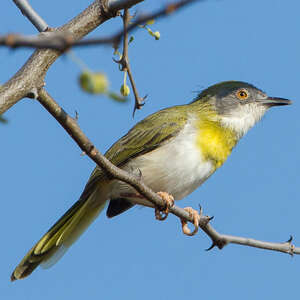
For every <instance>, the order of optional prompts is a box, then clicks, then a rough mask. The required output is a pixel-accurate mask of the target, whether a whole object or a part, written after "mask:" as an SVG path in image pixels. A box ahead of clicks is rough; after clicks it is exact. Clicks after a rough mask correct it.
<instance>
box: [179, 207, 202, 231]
mask: <svg viewBox="0 0 300 300" xmlns="http://www.w3.org/2000/svg"><path fill="white" fill-rule="evenodd" d="M184 210H185V211H187V212H188V213H189V215H190V216H191V217H192V218H193V223H194V227H195V228H194V230H193V231H192V232H191V230H190V229H189V227H188V223H187V221H186V220H184V219H180V220H181V225H182V231H183V233H184V234H185V235H188V236H193V235H195V234H196V233H197V232H198V228H199V220H200V214H201V211H200V214H199V213H198V212H197V211H196V210H195V209H193V208H191V207H185V208H184Z"/></svg>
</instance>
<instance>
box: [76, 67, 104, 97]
mask: <svg viewBox="0 0 300 300" xmlns="http://www.w3.org/2000/svg"><path fill="white" fill-rule="evenodd" d="M79 83H80V87H81V88H82V90H84V91H85V92H87V93H90V94H105V93H107V90H108V85H109V82H108V79H107V77H106V75H105V74H104V73H100V72H95V73H93V72H90V71H84V72H82V73H81V74H80V76H79Z"/></svg>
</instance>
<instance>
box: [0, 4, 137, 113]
mask: <svg viewBox="0 0 300 300" xmlns="http://www.w3.org/2000/svg"><path fill="white" fill-rule="evenodd" d="M142 1H143V0H135V3H138V2H142ZM105 2H107V1H105ZM108 3H110V2H108ZM122 3H123V5H124V6H126V7H127V6H128V5H129V4H128V3H132V0H127V1H122ZM106 4H107V3H106ZM106 11H107V8H104V7H103V5H102V1H99V0H95V1H94V2H93V3H92V4H91V5H90V6H89V7H88V8H87V9H85V10H84V11H83V12H82V13H81V14H79V15H78V16H76V17H75V18H74V19H72V20H71V21H69V22H68V23H67V24H65V25H63V26H61V27H59V28H57V29H52V31H54V32H59V33H61V32H68V33H69V34H70V35H72V39H73V40H79V39H81V38H82V37H83V36H85V35H87V34H88V33H89V32H91V31H92V30H94V29H95V28H96V27H97V26H99V25H100V24H102V23H104V22H105V21H107V20H108V19H109V18H111V17H112V16H114V15H116V13H117V11H115V10H113V11H111V10H110V11H109V12H110V13H109V14H108V13H107V12H106ZM47 35H48V36H50V35H51V32H45V33H41V36H47ZM61 54H62V52H59V51H56V50H51V49H40V50H36V51H35V52H34V53H33V54H32V56H31V57H30V58H29V59H28V61H27V62H26V63H25V64H24V66H23V67H22V68H21V69H20V70H19V71H18V72H17V73H16V74H15V75H14V76H13V77H12V78H11V79H10V80H9V81H7V82H6V83H5V84H4V85H3V86H2V87H1V89H0V114H3V113H4V112H5V111H7V110H8V109H9V108H10V107H11V106H13V105H14V104H16V103H17V102H18V101H19V100H21V99H22V98H24V97H35V95H36V90H37V89H39V88H41V87H42V86H43V85H44V77H45V75H46V73H47V71H48V69H49V67H50V66H51V65H52V64H53V63H54V62H55V60H56V59H57V58H58V57H59V56H60V55H61Z"/></svg>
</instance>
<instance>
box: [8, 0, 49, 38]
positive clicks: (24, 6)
mask: <svg viewBox="0 0 300 300" xmlns="http://www.w3.org/2000/svg"><path fill="white" fill-rule="evenodd" d="M13 1H14V2H15V4H16V5H17V6H18V8H19V9H20V10H21V12H22V14H23V15H24V16H25V17H27V18H28V19H29V21H30V22H31V23H32V24H33V25H34V26H35V28H36V29H37V30H38V31H39V32H43V31H46V30H47V29H48V27H49V26H48V24H47V23H46V22H45V20H44V19H43V18H42V17H41V16H40V15H39V14H38V13H37V12H36V11H35V10H34V9H33V8H32V6H31V5H30V4H29V2H28V1H27V0H13Z"/></svg>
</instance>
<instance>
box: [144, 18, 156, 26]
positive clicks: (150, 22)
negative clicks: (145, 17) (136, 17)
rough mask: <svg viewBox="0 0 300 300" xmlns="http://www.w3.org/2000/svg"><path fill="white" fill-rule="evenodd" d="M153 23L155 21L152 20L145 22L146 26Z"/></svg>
mask: <svg viewBox="0 0 300 300" xmlns="http://www.w3.org/2000/svg"><path fill="white" fill-rule="evenodd" d="M154 23H155V20H154V19H152V20H149V21H147V22H146V24H147V25H153V24H154Z"/></svg>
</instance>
